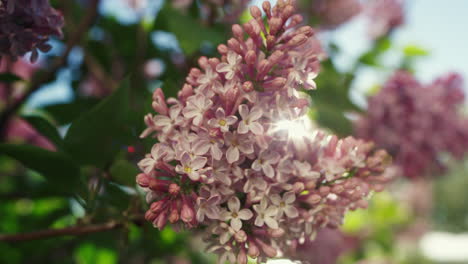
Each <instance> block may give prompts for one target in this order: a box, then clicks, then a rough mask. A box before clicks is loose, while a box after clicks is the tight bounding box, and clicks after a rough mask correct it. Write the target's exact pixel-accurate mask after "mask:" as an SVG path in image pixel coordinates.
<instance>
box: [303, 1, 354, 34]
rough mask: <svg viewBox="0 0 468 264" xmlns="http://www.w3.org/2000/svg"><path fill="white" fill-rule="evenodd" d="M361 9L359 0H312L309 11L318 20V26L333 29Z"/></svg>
mask: <svg viewBox="0 0 468 264" xmlns="http://www.w3.org/2000/svg"><path fill="white" fill-rule="evenodd" d="M361 11H362V4H361V2H360V1H359V0H314V1H312V8H311V13H312V14H313V15H314V16H315V17H317V18H318V19H319V20H320V26H321V27H323V28H326V29H334V28H336V27H338V26H340V25H341V24H344V23H346V22H348V21H349V20H350V19H351V18H353V17H354V16H356V15H358V14H359V13H361Z"/></svg>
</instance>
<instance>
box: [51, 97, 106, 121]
mask: <svg viewBox="0 0 468 264" xmlns="http://www.w3.org/2000/svg"><path fill="white" fill-rule="evenodd" d="M97 103H98V100H97V99H84V98H80V99H76V100H74V101H73V102H71V103H66V104H55V105H48V106H46V107H44V109H45V111H47V112H48V113H49V114H51V115H52V116H53V117H54V119H55V121H57V123H58V124H59V125H66V124H69V123H71V122H72V121H73V120H75V119H76V118H77V117H78V116H79V115H80V114H82V113H84V112H85V111H87V110H88V109H90V108H92V107H93V106H94V105H96V104H97Z"/></svg>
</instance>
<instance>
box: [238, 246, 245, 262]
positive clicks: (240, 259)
mask: <svg viewBox="0 0 468 264" xmlns="http://www.w3.org/2000/svg"><path fill="white" fill-rule="evenodd" d="M237 263H239V264H247V254H246V253H245V248H244V247H242V248H241V249H240V250H239V254H237Z"/></svg>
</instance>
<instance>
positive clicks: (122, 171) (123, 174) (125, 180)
mask: <svg viewBox="0 0 468 264" xmlns="http://www.w3.org/2000/svg"><path fill="white" fill-rule="evenodd" d="M110 174H111V176H112V180H114V181H115V182H117V183H119V184H122V185H126V186H135V176H136V175H137V174H138V168H137V167H136V166H135V165H134V164H132V163H130V162H128V161H127V160H124V159H122V160H118V161H116V162H114V164H112V167H111V168H110Z"/></svg>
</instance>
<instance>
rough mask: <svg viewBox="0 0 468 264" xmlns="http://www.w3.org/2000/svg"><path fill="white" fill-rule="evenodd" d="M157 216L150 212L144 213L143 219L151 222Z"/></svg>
mask: <svg viewBox="0 0 468 264" xmlns="http://www.w3.org/2000/svg"><path fill="white" fill-rule="evenodd" d="M157 216H158V215H157V214H155V213H153V212H152V211H151V210H148V211H146V213H145V219H146V221H149V222H153V221H154V219H156V217H157Z"/></svg>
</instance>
